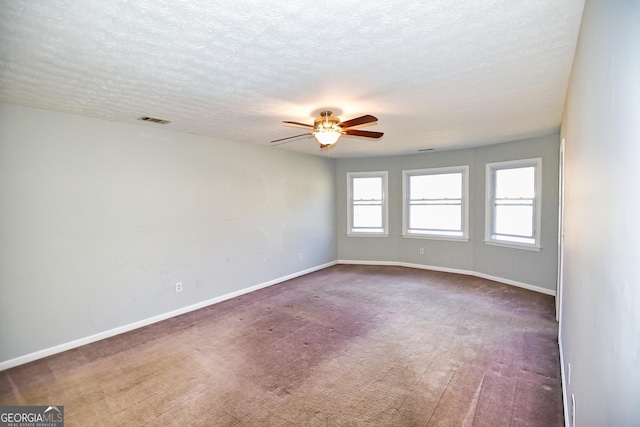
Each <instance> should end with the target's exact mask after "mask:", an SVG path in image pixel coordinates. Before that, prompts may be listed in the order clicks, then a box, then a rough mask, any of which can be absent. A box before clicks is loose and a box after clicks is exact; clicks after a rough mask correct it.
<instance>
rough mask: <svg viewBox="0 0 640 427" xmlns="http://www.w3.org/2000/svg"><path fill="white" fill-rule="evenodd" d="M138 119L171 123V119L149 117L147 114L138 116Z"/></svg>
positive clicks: (164, 123)
mask: <svg viewBox="0 0 640 427" xmlns="http://www.w3.org/2000/svg"><path fill="white" fill-rule="evenodd" d="M138 120H142V121H144V122H151V123H160V124H161V125H166V124H167V123H171V120H166V119H159V118H157V117H149V116H142V117H138Z"/></svg>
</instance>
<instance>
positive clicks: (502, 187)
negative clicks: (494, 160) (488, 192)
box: [495, 166, 535, 199]
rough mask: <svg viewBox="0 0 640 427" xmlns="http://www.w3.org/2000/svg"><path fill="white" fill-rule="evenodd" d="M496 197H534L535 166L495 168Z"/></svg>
mask: <svg viewBox="0 0 640 427" xmlns="http://www.w3.org/2000/svg"><path fill="white" fill-rule="evenodd" d="M495 184H496V198H498V199H503V198H518V197H525V198H534V197H535V168H534V167H533V166H531V167H526V168H516V169H498V170H496V183H495Z"/></svg>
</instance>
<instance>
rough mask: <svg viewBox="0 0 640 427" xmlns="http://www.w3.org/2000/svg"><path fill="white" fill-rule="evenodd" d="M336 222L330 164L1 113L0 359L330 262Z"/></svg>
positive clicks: (35, 114)
mask: <svg viewBox="0 0 640 427" xmlns="http://www.w3.org/2000/svg"><path fill="white" fill-rule="evenodd" d="M335 217H336V207H335V162H334V160H332V159H331V160H328V159H326V158H323V157H319V156H318V157H316V156H306V155H300V154H295V153H291V152H286V151H284V150H278V149H275V148H266V147H255V146H249V145H245V144H238V143H229V142H224V141H218V140H213V139H210V138H204V137H199V136H194V135H188V134H182V133H176V132H171V131H168V130H165V129H163V128H162V127H160V126H159V127H157V128H153V127H148V126H136V125H126V124H119V123H113V122H108V121H104V120H98V119H92V118H86V117H79V116H74V115H69V114H62V113H55V112H51V111H44V110H38V109H33V108H28V107H21V106H15V105H9V104H0V363H2V362H6V361H8V360H11V359H14V358H18V357H23V356H25V355H28V354H31V353H33V352H37V351H40V350H43V349H48V348H51V347H54V346H57V345H62V344H65V343H68V342H71V341H74V340H78V339H82V338H84V337H88V336H92V335H94V334H99V333H102V332H104V331H109V330H112V329H114V328H119V327H123V326H125V325H128V324H132V323H134V322H139V321H142V320H144V319H149V318H152V317H154V316H158V315H162V314H163V313H168V312H172V311H174V310H178V309H180V308H183V307H188V306H190V305H193V304H197V303H199V302H202V301H207V300H210V299H214V298H216V297H220V296H223V295H227V294H229V293H233V292H236V291H239V290H242V289H246V288H248V287H251V286H257V285H260V284H262V283H265V282H269V281H273V280H276V279H278V278H281V277H286V276H288V275H292V274H295V273H297V272H301V271H305V270H308V269H312V268H315V267H318V266H321V265H324V264H326V263H330V262H333V261H335V259H336V240H335V227H336V226H335V222H336V219H335ZM299 253H302V254H303V259H302V261H299V260H298V254H299ZM178 281H181V282H182V283H183V285H184V291H183V292H182V293H180V294H177V293H176V292H175V283H176V282H178Z"/></svg>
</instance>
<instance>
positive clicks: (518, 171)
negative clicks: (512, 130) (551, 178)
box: [485, 158, 542, 250]
mask: <svg viewBox="0 0 640 427" xmlns="http://www.w3.org/2000/svg"><path fill="white" fill-rule="evenodd" d="M541 164H542V159H541V158H535V159H525V160H515V161H510V162H499V163H488V164H487V171H486V172H487V176H486V179H487V191H486V194H487V201H486V225H485V229H486V232H485V233H486V235H485V241H486V242H487V243H494V244H500V245H505V246H515V247H521V248H524V249H533V250H539V249H540V208H541V203H540V200H541V199H540V194H541V193H540V182H541V177H540V175H541V173H540V170H541Z"/></svg>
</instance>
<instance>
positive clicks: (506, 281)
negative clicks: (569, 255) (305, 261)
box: [338, 260, 556, 296]
mask: <svg viewBox="0 0 640 427" xmlns="http://www.w3.org/2000/svg"><path fill="white" fill-rule="evenodd" d="M338 264H359V265H390V266H396V267H410V268H419V269H422V270H433V271H442V272H445V273H457V274H464V275H467V276H475V277H481V278H483V279H487V280H493V281H494V282H499V283H504V284H506V285H511V286H516V287H518V288H524V289H528V290H530V291H535V292H540V293H541V294H546V295H552V296H555V295H556V291H555V290H551V289H547V288H543V287H540V286H535V285H530V284H528V283H522V282H517V281H515V280H511V279H504V278H502V277H496V276H491V275H489V274H485V273H478V272H476V271H470V270H460V269H458V268H448V267H436V266H432V265H424V264H412V263H408V262H396V261H359V260H338Z"/></svg>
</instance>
